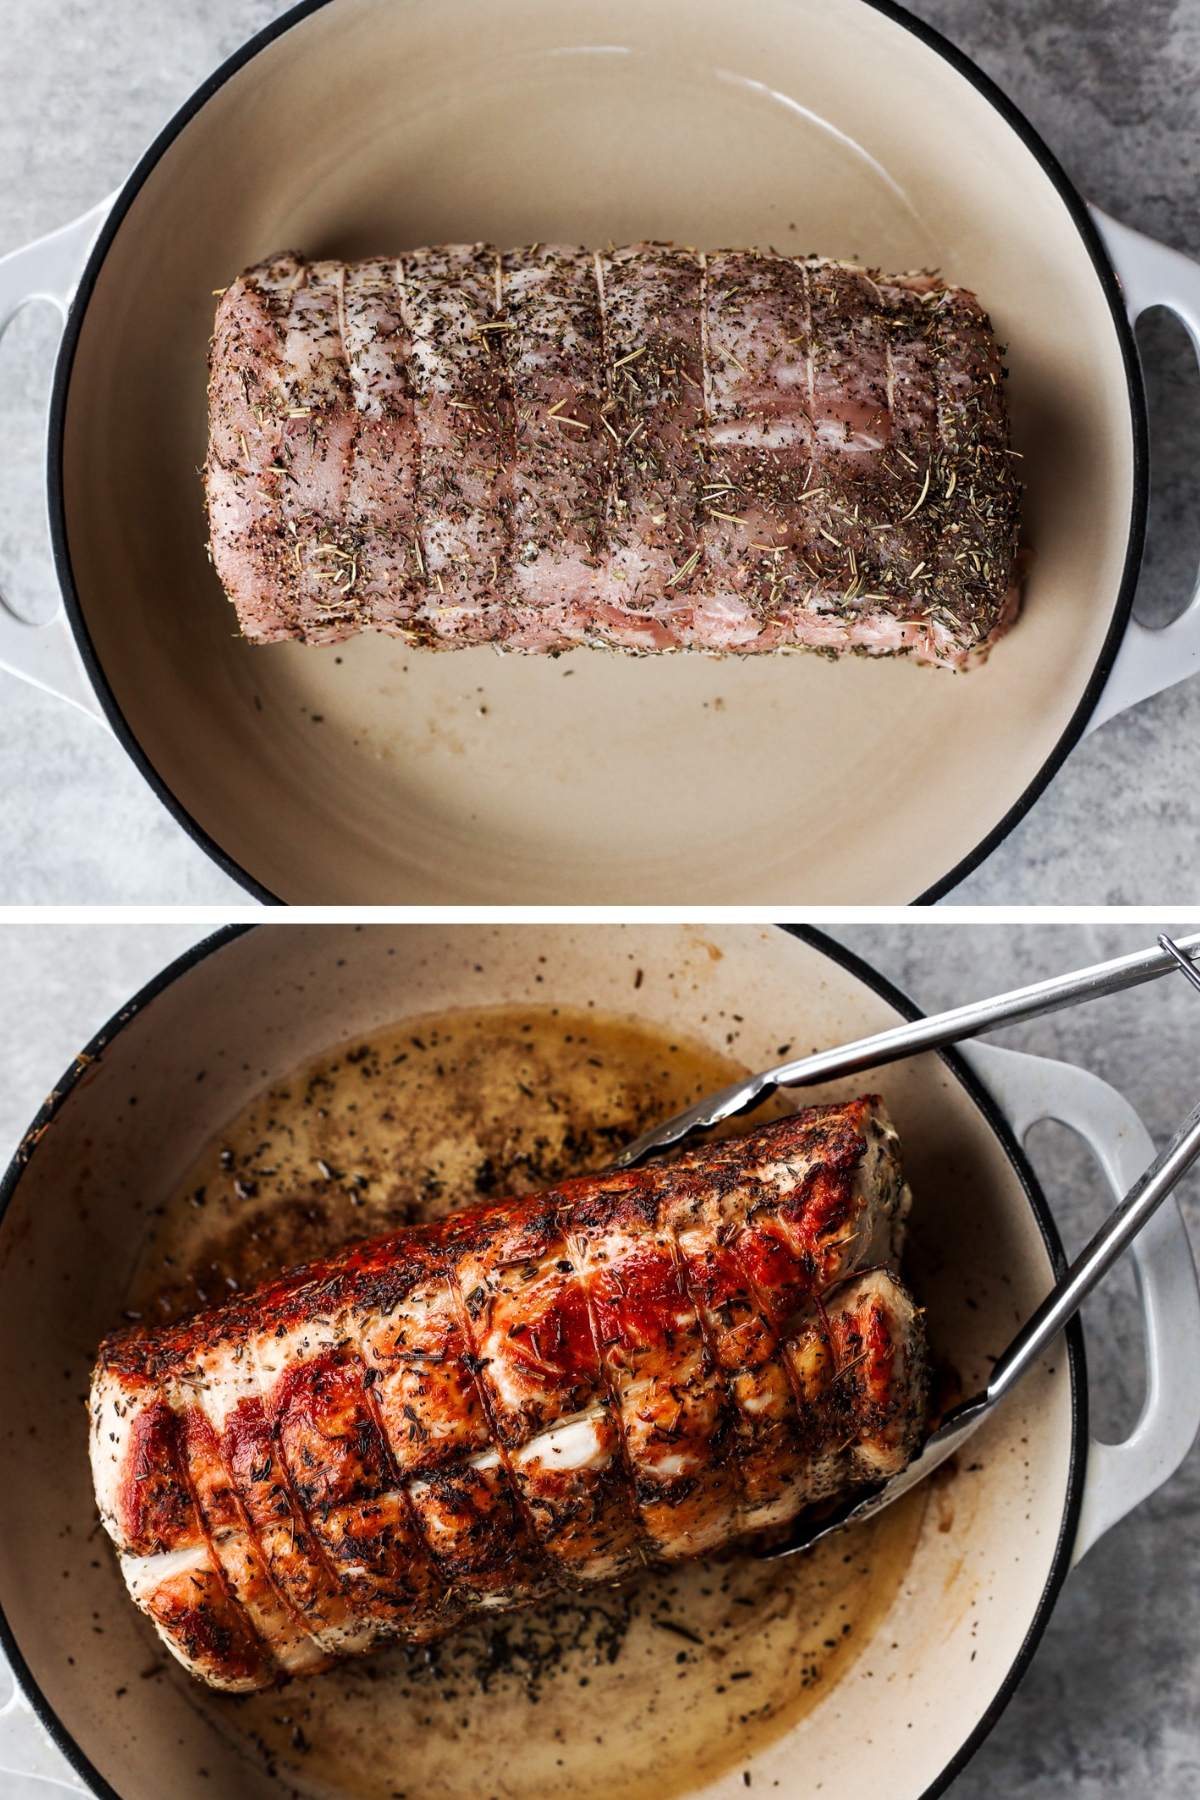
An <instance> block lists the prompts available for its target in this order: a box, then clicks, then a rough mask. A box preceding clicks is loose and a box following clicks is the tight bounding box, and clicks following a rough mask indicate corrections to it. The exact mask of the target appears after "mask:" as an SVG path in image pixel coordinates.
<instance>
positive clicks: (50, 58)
mask: <svg viewBox="0 0 1200 1800" xmlns="http://www.w3.org/2000/svg"><path fill="white" fill-rule="evenodd" d="M282 10H283V8H282V6H280V5H278V4H275V3H274V0H169V3H168V0H112V3H111V4H108V5H103V6H102V5H100V4H99V3H98V0H0V96H2V97H3V102H4V104H3V106H2V107H0V252H2V251H4V250H8V249H11V248H13V247H15V246H17V245H19V244H21V243H24V242H26V241H27V240H28V239H30V238H32V237H35V236H37V235H38V234H39V233H41V232H43V231H46V230H49V229H51V228H53V227H55V226H57V225H60V224H63V223H65V222H66V221H67V220H68V219H70V218H72V217H74V216H75V215H76V214H77V213H78V212H80V211H82V210H83V209H84V208H86V207H87V206H89V205H91V204H93V203H94V202H95V201H96V200H97V199H99V198H100V197H101V196H102V195H103V194H105V193H106V192H108V191H109V190H110V189H112V188H113V187H114V186H116V185H117V184H118V183H119V182H120V181H121V179H122V178H123V177H124V175H125V174H126V173H127V172H128V170H129V168H130V166H131V165H132V163H133V162H134V160H135V158H136V156H137V154H138V152H139V151H140V150H141V149H142V148H143V147H144V145H145V144H146V143H147V142H148V141H149V139H150V138H151V137H152V136H153V135H154V133H155V131H156V130H157V129H158V128H159V126H160V125H161V124H162V123H163V122H164V121H165V120H166V119H167V118H168V117H169V116H170V115H171V113H172V112H173V111H174V110H175V108H176V107H177V106H178V105H179V104H180V103H181V102H182V101H183V100H184V99H185V98H186V97H187V95H188V94H189V93H190V92H191V91H192V89H193V88H194V87H195V86H196V84H197V83H198V82H199V81H200V80H201V78H202V77H203V76H204V75H205V74H206V73H207V72H208V71H209V70H210V69H211V68H212V67H213V66H214V65H215V64H216V63H217V62H219V61H220V60H221V58H222V57H223V56H225V55H226V54H228V53H229V52H230V51H231V50H232V49H234V48H235V47H236V45H237V44H238V43H239V42H241V41H242V40H243V39H244V38H245V37H246V36H248V35H249V34H250V33H251V32H252V31H254V30H256V29H257V28H258V27H260V26H261V25H263V24H264V23H266V22H267V21H268V20H269V19H270V18H271V17H273V16H274V15H276V14H277V13H278V12H280V11H282ZM915 10H916V11H917V12H919V13H920V14H921V15H922V16H923V17H924V18H926V19H927V20H929V21H930V22H931V23H933V24H935V25H937V26H938V27H940V28H941V29H942V30H943V31H945V33H946V34H947V35H948V36H949V37H950V38H952V39H953V40H954V41H955V42H956V43H958V44H959V45H961V47H962V48H963V49H964V50H966V51H967V52H968V53H970V54H971V55H973V56H975V57H976V58H977V59H978V60H979V62H981V63H982V65H983V66H984V67H985V68H986V69H987V70H988V71H989V73H991V74H992V75H993V76H994V77H995V78H996V80H997V81H998V82H999V83H1000V85H1001V86H1002V87H1003V88H1004V89H1005V90H1006V91H1007V92H1008V93H1009V94H1011V95H1012V97H1013V98H1014V99H1015V100H1016V101H1017V102H1018V103H1019V104H1020V105H1021V106H1022V107H1023V108H1024V109H1025V111H1026V112H1027V114H1028V115H1029V117H1030V118H1031V119H1032V120H1033V122H1034V124H1035V125H1036V126H1037V127H1038V128H1039V129H1040V130H1041V131H1042V133H1043V134H1044V135H1045V137H1046V138H1047V140H1048V141H1049V143H1050V144H1051V146H1052V147H1053V148H1054V149H1055V150H1056V151H1057V153H1058V154H1059V155H1060V157H1061V158H1062V160H1063V161H1064V163H1065V164H1066V166H1067V168H1068V170H1069V171H1070V173H1071V174H1072V175H1073V176H1074V178H1075V179H1076V181H1077V182H1078V183H1079V185H1080V186H1081V187H1082V189H1083V190H1084V192H1085V193H1086V194H1087V195H1088V196H1089V197H1090V198H1092V199H1095V200H1096V201H1098V202H1099V203H1100V204H1101V205H1103V206H1104V207H1106V208H1107V209H1108V210H1109V211H1111V212H1112V213H1113V214H1115V215H1116V216H1117V217H1118V218H1120V219H1124V220H1126V221H1127V222H1128V223H1130V224H1132V225H1135V226H1138V227H1139V228H1141V229H1143V230H1145V231H1149V232H1152V233H1154V234H1156V235H1157V236H1159V237H1161V238H1163V239H1164V240H1165V241H1167V242H1168V243H1171V244H1173V245H1175V246H1177V247H1178V248H1180V249H1182V250H1185V251H1189V252H1191V253H1193V254H1197V255H1200V213H1198V211H1197V208H1196V168H1197V139H1196V121H1197V113H1198V109H1200V100H1198V93H1200V0H1143V3H1142V4H1140V5H1138V6H1137V7H1131V6H1129V5H1126V4H1121V3H1120V0H1107V3H1100V0H918V4H917V6H916V9H915ZM1144 340H1145V349H1146V355H1147V360H1148V367H1149V374H1150V385H1151V389H1152V395H1153V398H1154V402H1155V412H1156V416H1157V417H1158V419H1159V422H1160V424H1161V429H1160V430H1159V432H1158V433H1157V437H1156V446H1155V447H1156V452H1157V467H1156V493H1155V506H1154V517H1153V525H1152V532H1151V548H1150V556H1149V559H1148V563H1147V570H1146V577H1145V580H1144V582H1143V591H1142V593H1141V595H1140V597H1139V610H1140V612H1141V613H1142V614H1143V615H1144V616H1145V617H1146V618H1147V619H1154V620H1161V619H1162V618H1164V617H1167V616H1170V615H1171V613H1172V612H1173V611H1175V610H1178V606H1179V604H1180V603H1181V599H1182V596H1183V594H1184V593H1185V592H1186V591H1187V590H1188V588H1189V586H1190V583H1191V580H1192V577H1193V575H1194V573H1195V570H1196V566H1197V563H1198V561H1200V522H1198V514H1197V507H1196V499H1197V480H1198V477H1197V474H1196V470H1197V467H1198V466H1200V456H1198V455H1197V451H1198V450H1200V380H1198V379H1197V376H1196V374H1195V370H1194V365H1189V363H1188V362H1187V360H1186V358H1185V357H1184V356H1183V355H1182V352H1181V334H1180V333H1179V331H1178V329H1177V328H1174V327H1173V326H1169V325H1167V324H1165V323H1164V322H1163V321H1162V320H1152V321H1150V322H1149V323H1148V325H1147V328H1146V330H1145V332H1144ZM49 342H50V329H49V320H48V319H47V318H43V317H39V316H37V315H36V311H35V313H34V314H33V315H30V316H27V317H26V318H25V319H23V320H22V321H21V322H20V323H19V324H18V326H17V327H16V328H14V332H13V333H12V334H11V336H10V338H9V340H8V342H7V343H6V344H5V345H4V346H3V347H2V348H0V588H2V589H3V591H5V592H7V593H9V594H10V595H11V596H13V598H14V603H15V604H16V605H17V606H18V608H19V609H22V610H27V611H29V612H30V613H31V614H32V615H34V616H36V615H37V613H38V611H39V609H44V608H45V607H46V606H47V605H48V604H50V603H51V602H52V597H53V578H52V576H51V575H50V574H49V573H48V569H47V563H46V557H45V549H44V543H43V534H42V533H41V531H40V526H39V522H38V518H37V496H38V475H37V469H36V462H37V447H36V446H37V438H38V432H39V424H40V421H39V408H40V405H41V401H42V397H43V395H44V392H45V386H46V380H47V377H48V369H49ZM1198 776H1200V680H1198V679H1193V680H1191V681H1189V682H1186V683H1185V684H1183V685H1182V686H1181V687H1178V688H1175V689H1173V690H1171V691H1170V692H1169V693H1167V694H1165V695H1162V696H1160V697H1159V698H1157V699H1155V700H1151V701H1148V702H1146V703H1145V704H1144V705H1142V706H1140V707H1138V708H1137V709H1136V710H1135V711H1134V712H1133V713H1132V714H1129V715H1127V716H1125V717H1123V718H1121V719H1118V720H1115V721H1113V722H1112V723H1111V724H1109V725H1107V726H1105V727H1104V728H1103V729H1102V730H1101V731H1100V732H1099V733H1097V734H1096V735H1095V736H1094V737H1093V738H1091V739H1090V740H1089V741H1088V742H1087V743H1086V744H1085V745H1084V746H1083V747H1082V748H1081V749H1079V750H1078V751H1077V752H1076V753H1075V755H1074V756H1073V757H1072V759H1071V761H1070V762H1069V764H1068V766H1067V767H1066V768H1065V769H1064V771H1063V772H1062V773H1061V774H1060V775H1059V777H1058V779H1057V780H1056V781H1055V783H1054V784H1053V786H1052V788H1051V790H1050V791H1049V792H1048V793H1047V794H1046V795H1045V796H1044V798H1043V799H1042V800H1041V802H1040V803H1039V804H1038V806H1037V807H1036V809H1035V810H1034V812H1033V814H1032V815H1031V816H1030V818H1029V819H1028V820H1027V821H1026V822H1025V823H1024V824H1022V825H1021V826H1020V827H1019V828H1018V830H1017V831H1016V832H1014V833H1013V835H1012V836H1011V837H1010V838H1009V839H1008V840H1007V842H1006V843H1005V844H1004V845H1003V846H1001V848H1000V849H999V850H997V851H996V853H995V854H994V855H993V856H992V857H991V858H990V859H989V861H988V862H987V864H986V865H985V866H984V867H983V868H981V869H980V870H978V871H977V872H976V873H975V874H974V875H973V876H972V877H970V879H969V880H967V881H966V882H965V883H964V884H963V885H962V886H961V888H960V889H959V890H958V892H957V893H956V894H955V895H954V896H952V897H953V898H954V899H955V900H959V901H973V902H1034V903H1037V902H1042V903H1045V902H1055V903H1058V902H1066V903H1075V904H1080V903H1095V902H1110V903H1115V904H1125V903H1130V902H1137V901H1144V902H1149V903H1152V904H1158V903H1174V904H1181V903H1184V902H1187V901H1189V900H1191V899H1192V898H1193V897H1194V896H1195V894H1196V889H1197V877H1198V874H1200V837H1198V831H1197V826H1198V824H1200V799H1198V798H1197V795H1198V793H1200V783H1198V781H1197V777H1198ZM233 894H234V888H233V885H232V884H231V883H230V882H229V881H227V880H226V878H225V877H224V876H223V875H221V874H220V873H219V871H218V870H217V869H216V868H215V867H214V866H213V865H211V864H210V863H209V862H208V861H207V859H206V858H205V857H204V855H203V854H202V853H201V852H200V851H199V850H197V849H196V848H195V846H194V845H192V844H191V843H190V842H189V840H188V839H187V837H186V836H185V834H184V833H183V832H182V831H181V830H180V829H179V828H178V827H177V826H176V825H175V824H174V823H173V822H172V820H171V819H170V818H169V816H168V815H167V814H166V813H165V812H164V810H163V809H162V807H161V806H160V805H159V804H158V802H157V801H156V800H155V798H154V797H153V795H152V794H151V793H150V792H149V790H148V789H147V788H146V787H145V785H144V783H143V782H142V780H141V778H140V777H139V776H138V775H137V773H136V772H135V771H134V769H133V768H132V766H131V765H130V764H129V762H128V761H127V759H126V758H125V756H124V755H123V753H122V752H121V750H120V749H119V748H118V746H117V745H116V744H115V743H114V742H112V741H111V740H109V739H108V738H106V737H105V736H104V735H103V734H102V733H101V732H99V731H98V730H96V729H95V728H94V727H93V726H92V725H91V724H89V722H88V721H87V720H86V719H85V718H84V717H83V716H82V715H77V714H75V713H74V712H72V711H70V710H68V709H66V708H63V707H61V706H58V705H56V704H55V703H54V702H53V701H51V700H48V699H46V698H44V697H42V696H40V695H38V694H36V693H34V692H31V691H30V690H29V689H27V688H24V687H22V686H20V685H19V684H18V683H16V682H15V681H13V680H12V679H11V678H9V677H7V676H0V903H4V902H10V903H11V902H27V903H28V902H32V903H42V902H51V901H63V902H100V901H114V902H121V901H125V902H138V901H151V902H154V901H158V902H164V903H175V902H181V901H221V900H224V899H228V898H232V897H233Z"/></svg>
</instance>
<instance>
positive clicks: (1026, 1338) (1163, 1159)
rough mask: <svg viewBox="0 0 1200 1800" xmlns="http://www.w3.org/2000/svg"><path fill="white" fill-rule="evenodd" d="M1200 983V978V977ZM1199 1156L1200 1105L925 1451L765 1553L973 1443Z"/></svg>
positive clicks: (893, 1492) (880, 1497) (890, 1493)
mask: <svg viewBox="0 0 1200 1800" xmlns="http://www.w3.org/2000/svg"><path fill="white" fill-rule="evenodd" d="M1198 985H1200V981H1198ZM1197 1156H1200V1106H1197V1107H1196V1108H1195V1110H1194V1111H1193V1112H1192V1113H1190V1114H1189V1115H1188V1118H1187V1120H1186V1122H1185V1123H1184V1124H1183V1125H1182V1126H1181V1127H1180V1129H1179V1131H1178V1132H1177V1133H1176V1135H1175V1136H1174V1137H1173V1138H1172V1140H1171V1142H1170V1143H1169V1144H1168V1146H1167V1148H1166V1149H1165V1150H1164V1151H1163V1153H1162V1155H1161V1156H1159V1157H1156V1158H1155V1160H1154V1162H1152V1163H1151V1165H1150V1167H1149V1168H1148V1169H1147V1170H1146V1172H1145V1174H1144V1175H1141V1176H1139V1177H1138V1179H1137V1180H1136V1181H1135V1182H1134V1184H1133V1186H1132V1187H1131V1188H1130V1190H1129V1192H1128V1193H1127V1194H1126V1196H1125V1198H1124V1199H1123V1200H1122V1201H1121V1203H1120V1205H1119V1206H1117V1207H1116V1208H1115V1210H1114V1211H1113V1212H1112V1213H1110V1215H1109V1217H1108V1218H1107V1219H1106V1220H1105V1222H1104V1224H1103V1225H1102V1226H1101V1227H1100V1229H1099V1231H1098V1232H1097V1233H1096V1235H1095V1237H1094V1238H1093V1239H1092V1241H1091V1243H1090V1244H1089V1245H1088V1246H1087V1248H1086V1249H1085V1250H1082V1251H1080V1253H1079V1255H1078V1256H1077V1257H1076V1258H1075V1261H1074V1262H1073V1263H1072V1264H1071V1267H1070V1268H1069V1269H1068V1270H1067V1273H1066V1274H1065V1275H1064V1276H1063V1278H1062V1280H1061V1281H1060V1282H1058V1283H1057V1285H1056V1286H1055V1287H1053V1288H1051V1290H1050V1292H1049V1293H1048V1294H1047V1295H1046V1298H1045V1299H1044V1300H1043V1301H1042V1303H1041V1305H1040V1306H1039V1307H1038V1308H1037V1309H1036V1311H1035V1312H1034V1313H1033V1316H1032V1317H1031V1318H1030V1319H1029V1320H1028V1321H1027V1322H1026V1323H1025V1324H1024V1325H1022V1327H1021V1329H1020V1331H1018V1333H1017V1335H1016V1337H1015V1338H1014V1339H1013V1341H1012V1343H1011V1344H1010V1345H1009V1346H1008V1349H1007V1350H1006V1351H1005V1352H1004V1354H1003V1356H1002V1357H1000V1359H999V1361H998V1362H997V1363H996V1366H995V1368H994V1369H993V1370H992V1379H991V1380H990V1381H989V1382H988V1384H987V1386H986V1388H984V1390H983V1392H982V1393H981V1394H975V1395H974V1396H973V1397H972V1398H971V1399H970V1400H964V1401H963V1403H962V1405H961V1406H956V1407H955V1408H954V1410H953V1411H952V1412H950V1413H948V1414H947V1415H946V1417H945V1418H944V1419H943V1420H942V1423H941V1424H940V1425H939V1426H938V1428H937V1430H936V1431H934V1432H932V1433H931V1434H930V1436H929V1437H927V1438H926V1440H925V1443H924V1446H923V1448H922V1450H921V1452H920V1454H919V1455H918V1456H916V1457H914V1458H913V1460H912V1462H910V1463H909V1465H908V1467H907V1469H903V1470H902V1471H901V1472H900V1474H899V1475H893V1476H892V1478H891V1480H890V1481H885V1482H884V1483H883V1484H882V1486H880V1487H875V1488H871V1489H869V1490H868V1492H867V1493H865V1494H863V1493H861V1492H860V1493H859V1494H857V1495H852V1496H851V1497H850V1499H848V1500H846V1501H844V1502H843V1504H842V1505H841V1506H840V1507H838V1508H837V1510H836V1511H835V1512H832V1513H829V1514H827V1515H826V1516H825V1517H824V1518H817V1519H808V1520H804V1519H802V1520H801V1521H800V1523H799V1525H798V1526H797V1528H796V1530H795V1531H794V1532H793V1533H792V1535H791V1537H790V1538H788V1540H787V1542H786V1543H784V1544H780V1545H778V1546H777V1547H776V1548H774V1549H772V1550H766V1551H764V1552H763V1553H762V1555H763V1560H765V1561H767V1562H772V1561H774V1560H775V1559H776V1558H777V1557H781V1556H795V1555H796V1554H797V1553H798V1552H799V1551H801V1550H807V1549H809V1548H810V1547H811V1546H812V1545H813V1544H816V1543H819V1542H820V1540H821V1539H822V1538H824V1537H828V1536H829V1535H830V1534H831V1532H834V1531H840V1530H841V1529H842V1527H843V1526H845V1525H854V1524H857V1523H858V1521H859V1520H860V1519H872V1518H874V1516H875V1514H876V1513H878V1512H882V1511H883V1509H884V1507H885V1506H890V1505H891V1504H892V1501H893V1500H899V1498H900V1496H901V1495H902V1494H907V1493H908V1491H909V1489H910V1488H914V1487H916V1485H917V1483H918V1482H919V1481H924V1479H925V1477H926V1476H927V1475H930V1474H932V1473H933V1471H934V1469H936V1468H937V1466H938V1464H939V1463H943V1462H945V1460H946V1458H947V1457H948V1456H952V1455H953V1454H954V1452H955V1451H956V1450H957V1449H958V1447H959V1445H960V1444H964V1443H966V1441H967V1439H968V1438H969V1437H971V1436H972V1435H973V1434H974V1433H975V1432H976V1431H978V1429H979V1427H980V1426H981V1425H982V1424H983V1422H984V1420H985V1419H986V1418H987V1417H988V1415H989V1413H991V1412H992V1410H993V1409H994V1408H995V1407H996V1406H998V1405H999V1403H1000V1401H1001V1400H1003V1399H1004V1396H1005V1395H1006V1394H1007V1393H1008V1392H1009V1391H1010V1390H1011V1389H1012V1388H1014V1387H1015V1386H1016V1385H1017V1383H1018V1381H1020V1379H1021V1377H1022V1376H1023V1375H1024V1374H1026V1373H1027V1372H1028V1370H1030V1369H1031V1368H1032V1367H1033V1365H1034V1364H1035V1363H1036V1362H1037V1360H1038V1358H1039V1357H1040V1356H1041V1354H1042V1352H1043V1351H1044V1350H1047V1349H1049V1347H1050V1345H1051V1344H1052V1343H1053V1342H1054V1339H1055V1338H1056V1337H1057V1336H1058V1334H1059V1332H1060V1331H1061V1330H1062V1328H1063V1326H1064V1325H1066V1324H1067V1322H1068V1321H1069V1320H1070V1319H1072V1318H1074V1316H1075V1314H1076V1313H1077V1312H1078V1311H1079V1308H1080V1307H1081V1306H1082V1305H1083V1303H1084V1301H1085V1300H1086V1299H1087V1297H1088V1295H1089V1294H1090V1293H1091V1291H1092V1289H1093V1288H1094V1287H1095V1286H1096V1284H1097V1283H1098V1282H1099V1281H1100V1280H1101V1279H1102V1278H1103V1277H1104V1276H1105V1275H1107V1273H1108V1271H1109V1270H1110V1269H1111V1268H1112V1266H1113V1264H1114V1263H1115V1262H1116V1260H1117V1258H1118V1257H1119V1256H1120V1254H1121V1252H1122V1251H1123V1250H1127V1249H1128V1248H1129V1246H1130V1244H1131V1243H1132V1242H1133V1240H1134V1238H1135V1237H1136V1236H1137V1234H1138V1232H1139V1231H1140V1230H1141V1229H1142V1227H1143V1225H1146V1224H1147V1223H1148V1222H1149V1221H1150V1219H1152V1218H1153V1216H1154V1214H1155V1213H1156V1212H1157V1211H1158V1209H1159V1207H1160V1206H1161V1205H1162V1203H1163V1201H1164V1200H1165V1199H1166V1197H1167V1195H1168V1194H1169V1193H1170V1192H1171V1189H1172V1188H1173V1187H1174V1186H1175V1184H1176V1182H1178V1181H1179V1179H1180V1177H1181V1176H1183V1175H1185V1174H1186V1173H1187V1171H1188V1170H1189V1169H1190V1168H1191V1166H1192V1164H1193V1163H1194V1162H1195V1160H1196V1158H1197Z"/></svg>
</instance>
